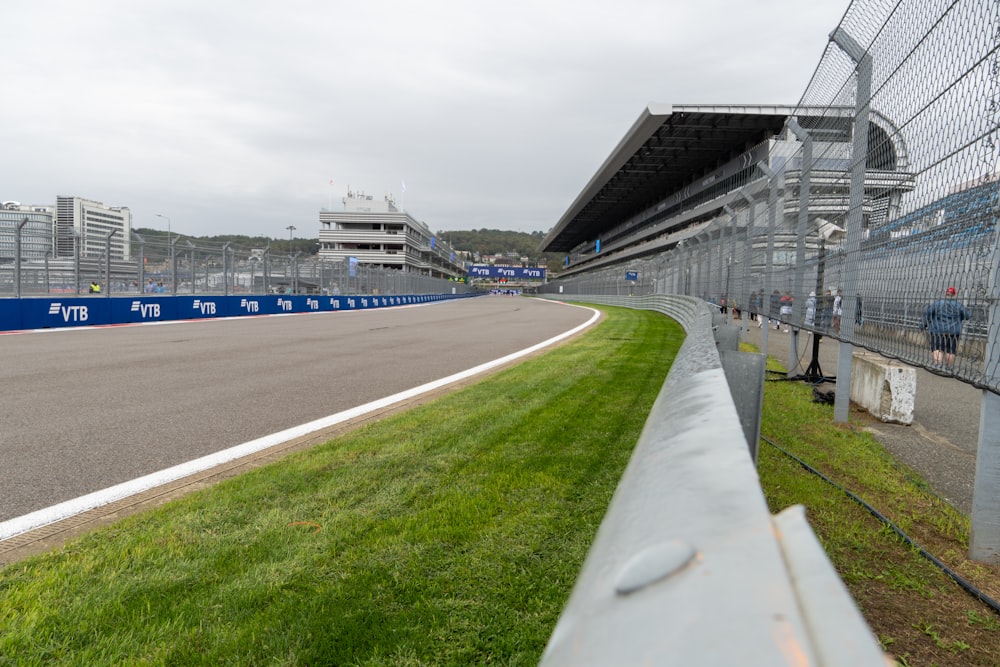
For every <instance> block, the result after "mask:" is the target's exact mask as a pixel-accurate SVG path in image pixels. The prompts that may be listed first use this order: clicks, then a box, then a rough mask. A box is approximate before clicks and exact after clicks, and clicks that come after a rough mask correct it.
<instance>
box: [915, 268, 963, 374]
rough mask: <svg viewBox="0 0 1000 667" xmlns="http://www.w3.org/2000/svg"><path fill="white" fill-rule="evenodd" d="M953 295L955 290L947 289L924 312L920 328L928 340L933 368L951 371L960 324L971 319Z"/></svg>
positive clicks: (960, 328)
mask: <svg viewBox="0 0 1000 667" xmlns="http://www.w3.org/2000/svg"><path fill="white" fill-rule="evenodd" d="M955 294H956V291H955V288H954V287H949V288H948V289H947V290H945V297H944V298H943V299H938V300H937V301H935V302H934V303H932V304H931V305H929V306H928V307H927V310H926V311H925V312H924V320H923V325H922V326H923V328H924V329H926V330H927V335H928V337H929V338H930V344H931V356H932V357H933V359H934V367H935V368H942V367H944V368H947V369H948V370H951V367H952V366H954V365H955V352H956V351H957V349H958V338H959V336H961V335H962V323H963V322H964V321H965V320H967V319H970V318H971V317H972V315H971V314H970V313H969V310H968V309H967V308H966V307H965V306H963V305H962V304H961V303H960V302H959V301H958V299H956V298H955Z"/></svg>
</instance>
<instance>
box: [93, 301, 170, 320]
mask: <svg viewBox="0 0 1000 667" xmlns="http://www.w3.org/2000/svg"><path fill="white" fill-rule="evenodd" d="M109 301H111V323H112V324H128V323H134V322H159V321H162V320H176V319H177V299H175V298H172V297H149V296H147V297H135V298H132V299H128V298H125V299H109Z"/></svg>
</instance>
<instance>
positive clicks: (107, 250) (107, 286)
mask: <svg viewBox="0 0 1000 667" xmlns="http://www.w3.org/2000/svg"><path fill="white" fill-rule="evenodd" d="M117 233H118V229H117V228H116V229H112V230H111V231H110V232H108V236H107V237H106V238H105V239H104V262H105V263H104V296H105V297H106V298H108V299H110V298H111V237H112V236H114V235H115V234H117Z"/></svg>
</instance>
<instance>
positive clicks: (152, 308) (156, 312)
mask: <svg viewBox="0 0 1000 667" xmlns="http://www.w3.org/2000/svg"><path fill="white" fill-rule="evenodd" d="M132 312H133V313H139V317H142V318H143V319H145V318H147V317H159V316H160V304H158V303H143V302H142V301H133V302H132Z"/></svg>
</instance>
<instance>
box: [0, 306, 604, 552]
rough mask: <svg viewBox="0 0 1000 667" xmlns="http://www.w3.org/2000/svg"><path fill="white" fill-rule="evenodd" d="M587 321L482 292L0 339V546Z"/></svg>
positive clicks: (433, 384) (382, 404)
mask: <svg viewBox="0 0 1000 667" xmlns="http://www.w3.org/2000/svg"><path fill="white" fill-rule="evenodd" d="M597 317H598V314H597V313H596V311H593V310H591V309H588V308H581V307H577V306H572V305H567V304H562V303H558V302H551V301H545V300H541V299H532V298H523V297H509V296H484V297H481V298H474V299H458V300H454V301H443V302H437V303H431V304H424V305H419V306H403V307H397V308H384V309H375V310H359V311H348V312H332V313H307V314H296V315H276V316H261V317H246V318H232V319H218V320H195V321H184V322H165V323H156V324H140V325H134V326H117V327H94V328H77V329H52V330H44V331H31V332H17V333H11V334H4V335H0V378H2V380H0V462H2V464H0V541H2V540H4V539H7V538H11V537H12V536H16V535H20V534H23V533H25V532H27V531H31V530H34V529H37V528H39V527H42V526H46V525H49V524H52V523H55V522H58V521H62V520H64V519H67V518H70V517H73V516H75V515H77V514H80V513H83V512H86V511H88V510H92V509H93V508H95V507H100V506H103V505H107V504H109V503H113V502H115V501H119V500H120V499H122V498H128V497H129V496H133V495H136V494H140V493H143V492H146V491H149V490H150V489H154V488H156V487H158V486H160V485H164V484H167V483H169V482H171V481H174V480H178V479H182V478H184V477H188V476H192V475H195V474H197V473H199V472H201V471H204V470H207V469H211V468H213V467H216V466H219V465H220V464H224V463H226V462H229V461H234V460H239V459H241V458H245V457H250V456H252V455H254V454H256V453H259V452H262V451H267V450H268V449H273V448H278V447H280V446H281V445H283V444H286V443H289V442H292V441H296V440H302V439H303V438H308V437H309V436H310V435H313V436H315V434H317V433H319V434H322V433H324V432H326V431H330V430H331V429H333V428H335V427H336V426H337V425H338V424H344V423H346V422H350V421H352V420H359V419H363V418H364V417H365V415H371V414H373V413H380V412H386V411H388V410H391V409H393V408H394V407H396V408H397V409H398V406H400V405H405V404H407V402H413V401H417V400H419V399H420V398H421V397H426V396H428V395H432V394H433V393H434V392H440V391H442V390H443V389H446V388H449V387H453V386H455V385H458V384H460V383H462V382H467V381H469V379H470V378H473V377H476V376H478V375H481V374H483V373H486V372H489V371H491V370H494V369H496V368H500V367H503V366H504V365H507V364H509V363H512V362H513V361H515V360H517V359H520V358H522V357H525V356H528V355H530V354H532V353H534V352H536V351H538V350H540V349H544V348H545V347H548V346H550V345H553V344H556V343H558V342H560V341H562V340H565V339H566V338H568V337H570V336H572V335H574V334H576V333H578V332H580V331H582V330H583V329H585V328H586V327H587V326H589V325H590V324H593V323H594V322H596V320H597ZM314 441H315V438H314ZM320 441H322V440H320Z"/></svg>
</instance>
